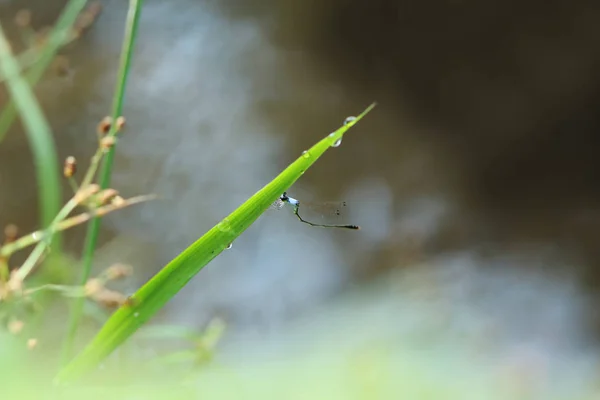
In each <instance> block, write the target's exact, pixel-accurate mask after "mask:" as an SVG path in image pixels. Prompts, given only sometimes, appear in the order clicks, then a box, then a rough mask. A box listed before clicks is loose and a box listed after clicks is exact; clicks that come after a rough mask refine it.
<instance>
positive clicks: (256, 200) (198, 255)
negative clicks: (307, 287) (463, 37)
mask: <svg viewBox="0 0 600 400" xmlns="http://www.w3.org/2000/svg"><path fill="white" fill-rule="evenodd" d="M374 106H375V104H372V105H371V106H369V107H368V108H367V109H366V110H365V111H363V112H362V113H361V114H360V115H359V116H358V117H357V118H356V119H354V120H352V121H350V122H348V123H347V124H346V125H344V126H342V127H340V128H339V129H338V130H336V131H335V132H334V133H332V134H330V135H328V136H327V137H325V138H324V139H322V140H321V141H319V142H318V143H317V144H315V145H314V146H313V147H312V148H310V149H309V150H308V151H307V152H305V153H303V154H302V155H301V156H300V157H299V158H298V159H297V160H296V161H294V162H293V163H292V164H290V165H289V166H288V167H287V168H286V169H285V170H284V171H283V172H282V173H281V174H279V175H278V176H277V177H276V178H275V179H273V180H272V181H271V182H270V183H268V184H267V185H266V186H265V187H263V188H262V189H261V190H259V191H258V192H257V193H256V194H254V195H253V196H252V197H251V198H250V199H248V200H247V201H246V202H245V203H244V204H242V205H241V206H240V207H239V208H238V209H236V210H235V211H234V212H233V213H231V214H230V215H229V216H228V217H226V218H225V219H223V220H222V221H221V222H220V223H219V224H217V225H216V226H215V227H213V228H212V229H211V230H209V231H208V232H207V233H206V234H205V235H204V236H202V237H201V238H200V239H198V240H197V241H196V242H195V243H193V244H192V245H191V246H190V247H188V248H187V249H186V250H184V251H183V252H182V253H181V254H179V255H178V256H177V257H176V258H175V259H173V260H172V261H171V262H170V263H169V264H167V265H166V266H165V267H164V268H163V269H162V270H161V271H159V272H158V273H157V274H156V275H155V276H154V277H153V278H152V279H150V280H149V281H148V282H147V283H146V284H145V285H143V286H142V287H141V288H140V289H139V290H138V291H137V292H136V293H135V294H134V295H132V296H131V298H130V300H131V301H130V302H129V304H126V305H124V306H122V307H121V308H119V309H118V310H117V311H116V312H115V313H114V314H113V315H112V316H111V317H110V318H109V320H108V321H107V322H106V324H104V326H103V327H102V329H101V330H100V332H99V333H98V334H97V335H96V337H95V338H94V339H93V340H92V342H91V343H90V344H89V345H88V346H87V347H86V348H85V349H84V350H83V351H82V352H81V353H80V354H79V355H78V356H77V357H76V358H75V359H74V360H73V361H72V362H71V363H70V364H68V365H67V366H66V367H64V368H63V369H62V370H61V371H60V372H59V374H58V376H57V378H56V382H57V383H61V382H65V381H68V380H72V379H75V378H77V377H78V376H80V375H81V374H83V373H85V372H86V371H89V370H90V369H92V368H94V367H95V366H96V365H98V363H100V362H101V361H102V360H103V359H104V358H105V357H107V356H108V355H109V354H110V353H111V352H113V351H114V350H115V349H116V348H117V347H118V346H119V345H121V344H122V343H123V342H124V341H125V340H126V339H127V338H129V337H130V336H131V335H132V334H133V333H134V332H135V331H136V330H137V329H138V328H139V327H140V326H142V325H143V324H144V323H146V322H147V321H148V320H149V319H150V318H151V317H152V316H153V315H154V314H155V313H156V312H157V311H158V310H160V309H161V308H162V307H163V306H164V305H165V304H166V303H167V302H168V301H169V300H170V299H171V298H172V297H173V296H175V294H177V292H179V291H180V290H181V289H182V288H183V287H184V286H185V285H186V284H187V282H188V281H189V280H190V279H192V278H193V277H194V276H195V275H196V274H197V273H198V272H199V271H200V270H201V269H202V268H203V267H204V266H205V265H206V264H208V263H209V262H210V261H211V260H212V259H214V258H215V257H216V256H218V255H219V254H220V253H221V252H222V251H223V250H225V249H226V248H227V247H228V245H229V244H230V243H232V242H233V241H234V240H235V239H236V238H237V237H238V236H239V235H241V234H242V232H244V231H245V230H246V229H247V228H248V227H249V226H250V225H251V224H252V223H253V222H254V221H255V220H256V219H257V218H258V217H259V216H260V215H261V214H262V213H263V212H265V211H266V210H267V209H268V208H269V207H270V205H271V204H272V203H273V202H274V201H275V200H277V199H278V198H279V196H280V195H281V193H283V192H284V191H286V190H287V189H288V188H289V187H290V186H291V185H292V184H294V182H296V180H298V179H299V178H300V177H301V176H302V174H304V172H305V171H306V170H307V169H308V168H309V167H310V166H311V165H312V164H313V163H314V162H315V161H316V160H317V159H318V158H319V157H320V156H321V155H322V154H323V153H324V152H325V151H326V150H327V149H329V148H330V147H331V146H332V145H333V144H334V143H335V142H336V141H338V140H340V139H341V138H342V136H343V135H344V133H345V132H346V131H347V130H348V129H349V128H351V127H352V126H353V125H354V124H356V123H357V122H358V121H359V120H360V119H361V118H363V117H364V116H365V115H366V114H367V113H368V112H369V111H371V109H372V108H373V107H374Z"/></svg>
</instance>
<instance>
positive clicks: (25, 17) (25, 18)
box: [15, 9, 31, 28]
mask: <svg viewBox="0 0 600 400" xmlns="http://www.w3.org/2000/svg"><path fill="white" fill-rule="evenodd" d="M15 25H17V26H18V27H19V28H28V27H30V26H31V11H29V10H27V9H23V10H19V11H18V12H17V15H15Z"/></svg>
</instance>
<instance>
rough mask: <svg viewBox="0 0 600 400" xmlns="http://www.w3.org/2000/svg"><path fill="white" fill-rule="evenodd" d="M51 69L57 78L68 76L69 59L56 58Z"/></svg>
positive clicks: (63, 57)
mask: <svg viewBox="0 0 600 400" xmlns="http://www.w3.org/2000/svg"><path fill="white" fill-rule="evenodd" d="M52 69H53V70H54V71H55V72H56V74H57V75H58V76H67V75H69V70H70V69H71V66H70V63H69V59H68V58H67V57H65V56H56V58H55V59H54V63H53V65H52Z"/></svg>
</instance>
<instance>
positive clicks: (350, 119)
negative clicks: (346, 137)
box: [344, 116, 356, 125]
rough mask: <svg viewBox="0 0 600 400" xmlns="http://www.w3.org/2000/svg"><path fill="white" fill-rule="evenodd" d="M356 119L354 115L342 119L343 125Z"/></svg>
mask: <svg viewBox="0 0 600 400" xmlns="http://www.w3.org/2000/svg"><path fill="white" fill-rule="evenodd" d="M355 119H356V117H352V116H350V117H348V118H346V119H345V120H344V125H348V124H349V123H350V122H352V121H354V120H355Z"/></svg>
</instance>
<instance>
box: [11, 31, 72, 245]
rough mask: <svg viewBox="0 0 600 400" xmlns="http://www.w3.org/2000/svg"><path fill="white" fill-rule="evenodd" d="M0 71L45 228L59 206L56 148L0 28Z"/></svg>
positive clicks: (58, 243) (59, 193)
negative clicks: (29, 157)
mask: <svg viewBox="0 0 600 400" xmlns="http://www.w3.org/2000/svg"><path fill="white" fill-rule="evenodd" d="M0 69H1V70H2V73H3V75H4V76H5V77H6V86H7V88H8V91H9V93H10V95H11V98H12V99H13V101H14V104H15V106H16V108H17V110H18V111H19V113H20V115H21V121H22V122H23V126H24V127H25V132H26V134H27V137H28V139H29V144H30V146H31V149H32V153H33V158H34V163H35V169H36V178H37V185H38V189H39V196H40V200H39V208H40V218H41V220H42V225H43V226H49V225H50V224H51V223H52V220H53V219H54V217H55V216H56V214H57V213H58V211H59V210H60V207H61V203H62V201H61V190H60V175H59V173H60V172H59V171H60V168H59V165H58V160H57V155H56V146H55V145H54V139H53V137H52V131H51V130H50V125H49V124H48V121H47V120H46V117H45V116H44V113H43V112H42V109H41V107H40V105H39V103H38V101H37V99H36V97H35V95H34V93H33V90H32V89H31V87H30V86H29V84H28V83H27V81H26V80H25V78H24V77H23V76H21V73H20V68H19V63H18V61H17V60H16V59H15V57H14V55H13V54H12V51H11V48H10V44H9V43H8V40H7V39H6V36H5V35H4V31H3V29H2V25H0ZM54 246H55V247H54V249H55V250H57V247H60V242H59V240H58V238H56V240H55V241H54Z"/></svg>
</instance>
